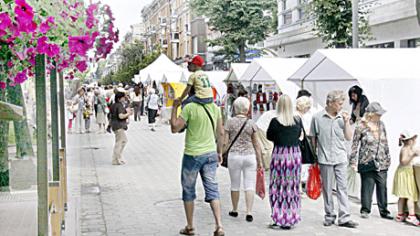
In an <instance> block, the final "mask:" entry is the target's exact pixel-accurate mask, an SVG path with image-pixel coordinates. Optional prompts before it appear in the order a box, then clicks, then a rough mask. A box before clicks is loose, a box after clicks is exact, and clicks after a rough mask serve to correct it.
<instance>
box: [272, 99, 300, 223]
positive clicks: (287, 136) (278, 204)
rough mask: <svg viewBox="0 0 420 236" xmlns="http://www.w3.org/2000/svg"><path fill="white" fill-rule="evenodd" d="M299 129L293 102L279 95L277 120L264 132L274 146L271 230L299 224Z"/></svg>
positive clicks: (274, 119) (273, 120)
mask: <svg viewBox="0 0 420 236" xmlns="http://www.w3.org/2000/svg"><path fill="white" fill-rule="evenodd" d="M302 129H303V127H302V126H301V121H300V120H299V118H297V117H294V116H293V105H292V100H291V99H290V97H289V96H288V95H286V94H283V95H281V96H280V97H279V101H278V103H277V117H275V118H273V119H272V120H271V122H270V124H269V126H268V129H267V139H268V140H270V141H272V142H273V143H274V149H273V154H272V160H271V164H270V186H269V196H270V206H271V218H272V220H273V222H274V223H273V224H272V225H271V227H272V228H274V227H278V226H279V227H280V228H282V229H285V230H288V229H291V228H292V227H293V226H295V225H296V224H298V223H299V222H300V221H301V214H300V209H301V196H300V191H299V184H300V170H301V160H302V155H301V152H300V148H299V138H301V137H302V138H303V131H302ZM286 180H287V181H286Z"/></svg>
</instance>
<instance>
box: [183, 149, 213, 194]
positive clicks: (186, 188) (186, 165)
mask: <svg viewBox="0 0 420 236" xmlns="http://www.w3.org/2000/svg"><path fill="white" fill-rule="evenodd" d="M217 162H218V156H217V153H216V152H211V153H206V154H203V155H200V156H189V155H186V154H184V157H183V159H182V170H181V185H182V200H183V201H185V202H188V201H194V200H195V198H196V194H195V183H196V182H197V176H198V173H200V176H201V180H202V182H203V186H204V192H205V195H206V196H205V199H204V200H205V201H206V202H211V201H213V200H217V199H219V189H218V184H217V181H216V170H217Z"/></svg>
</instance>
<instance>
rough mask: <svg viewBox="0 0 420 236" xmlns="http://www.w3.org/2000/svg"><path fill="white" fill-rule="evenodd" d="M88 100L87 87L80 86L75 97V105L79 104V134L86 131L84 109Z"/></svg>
mask: <svg viewBox="0 0 420 236" xmlns="http://www.w3.org/2000/svg"><path fill="white" fill-rule="evenodd" d="M86 101H87V99H86V96H85V89H84V88H79V90H78V91H77V95H76V96H74V98H73V105H74V106H77V111H76V125H75V128H76V132H78V133H79V134H83V133H84V130H83V126H84V122H83V111H84V108H85V104H86Z"/></svg>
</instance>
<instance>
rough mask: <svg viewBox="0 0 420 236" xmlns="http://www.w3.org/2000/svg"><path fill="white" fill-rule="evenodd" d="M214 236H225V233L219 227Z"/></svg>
mask: <svg viewBox="0 0 420 236" xmlns="http://www.w3.org/2000/svg"><path fill="white" fill-rule="evenodd" d="M213 236H225V231H223V228H222V227H217V229H216V231H214V233H213Z"/></svg>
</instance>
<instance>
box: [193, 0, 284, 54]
mask: <svg viewBox="0 0 420 236" xmlns="http://www.w3.org/2000/svg"><path fill="white" fill-rule="evenodd" d="M276 5H277V1H275V0H192V1H191V7H192V9H193V11H194V13H196V14H198V15H204V16H205V17H209V26H210V27H211V29H212V30H215V31H219V32H220V33H221V37H219V38H217V39H215V40H210V41H209V44H210V46H222V47H223V50H224V52H225V53H226V54H227V56H228V58H230V59H231V60H232V59H233V55H235V54H238V53H239V61H240V62H245V59H246V56H245V52H246V49H247V47H248V45H252V44H255V43H258V42H260V41H263V40H264V39H265V38H266V37H267V36H268V34H269V33H270V32H272V31H273V24H274V25H275V22H276V21H273V17H277V16H273V14H272V13H273V12H272V10H273V7H275V6H276ZM273 22H274V23H273ZM274 27H275V26H274Z"/></svg>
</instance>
